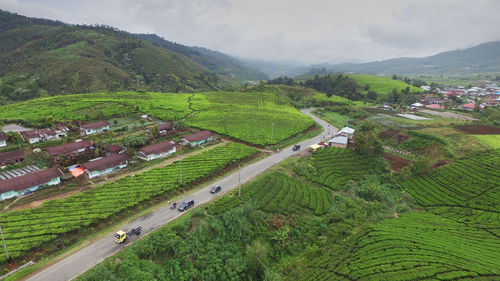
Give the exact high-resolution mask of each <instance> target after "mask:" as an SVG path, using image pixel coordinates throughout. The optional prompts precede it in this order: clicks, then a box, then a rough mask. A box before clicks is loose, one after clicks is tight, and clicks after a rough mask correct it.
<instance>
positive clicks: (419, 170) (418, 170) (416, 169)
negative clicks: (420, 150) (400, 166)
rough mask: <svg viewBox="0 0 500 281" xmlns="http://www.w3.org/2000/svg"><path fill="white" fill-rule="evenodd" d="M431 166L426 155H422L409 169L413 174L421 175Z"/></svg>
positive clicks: (430, 161)
mask: <svg viewBox="0 0 500 281" xmlns="http://www.w3.org/2000/svg"><path fill="white" fill-rule="evenodd" d="M431 167H432V160H431V159H430V158H428V157H423V158H420V159H418V160H416V161H415V162H413V163H412V165H411V167H410V170H411V173H412V174H413V175H421V174H424V173H426V172H428V171H429V169H430V168H431Z"/></svg>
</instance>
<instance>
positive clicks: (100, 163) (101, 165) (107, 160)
mask: <svg viewBox="0 0 500 281" xmlns="http://www.w3.org/2000/svg"><path fill="white" fill-rule="evenodd" d="M129 159H130V157H129V156H128V155H127V154H125V153H120V154H113V155H111V156H107V157H103V158H99V159H96V160H93V161H89V162H87V163H83V164H82V168H84V169H85V170H88V171H102V170H106V169H108V168H113V167H116V166H118V165H121V164H124V163H125V162H126V161H127V160H129Z"/></svg>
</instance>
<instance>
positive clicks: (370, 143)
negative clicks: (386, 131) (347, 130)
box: [354, 130, 384, 156]
mask: <svg viewBox="0 0 500 281" xmlns="http://www.w3.org/2000/svg"><path fill="white" fill-rule="evenodd" d="M354 148H355V149H356V150H357V151H359V152H360V153H364V154H368V155H372V156H375V155H379V154H381V153H382V152H383V151H384V148H383V146H382V142H380V140H379V139H378V137H377V135H376V134H375V133H374V132H373V130H370V131H364V132H358V133H357V134H356V141H355V142H354Z"/></svg>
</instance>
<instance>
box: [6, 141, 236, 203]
mask: <svg viewBox="0 0 500 281" xmlns="http://www.w3.org/2000/svg"><path fill="white" fill-rule="evenodd" d="M228 142H230V141H228V140H225V139H222V141H221V142H220V143H218V144H214V145H211V146H208V147H206V148H203V149H201V150H195V151H192V152H189V153H186V154H181V155H179V156H176V157H173V158H169V159H167V160H165V161H162V162H160V163H157V164H154V165H151V166H148V167H146V168H143V169H139V170H137V171H130V172H124V173H121V174H119V175H115V176H113V175H110V176H108V177H106V176H104V177H101V179H102V180H100V181H99V182H98V183H94V182H92V181H91V180H89V181H88V183H89V184H87V185H85V186H83V187H81V188H78V189H75V190H72V191H68V192H66V193H64V194H62V195H53V196H50V197H47V198H45V199H40V200H36V201H32V202H29V203H26V204H23V205H19V206H15V207H12V208H9V210H25V209H29V208H34V207H38V206H41V205H42V204H43V202H45V201H49V200H54V199H61V198H66V197H68V196H71V195H75V194H78V193H81V192H83V191H85V190H88V189H91V188H94V187H96V186H99V185H101V184H105V183H110V182H114V181H117V180H119V179H121V178H124V177H127V176H132V175H135V174H139V173H144V172H147V171H149V170H152V169H155V168H161V167H165V166H167V165H170V164H172V163H174V162H175V161H178V160H179V159H184V158H186V157H190V156H193V155H196V154H198V153H200V152H203V151H207V150H211V149H214V148H216V147H219V146H222V145H224V144H226V143H228ZM12 203H14V202H12Z"/></svg>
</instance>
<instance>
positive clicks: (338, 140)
mask: <svg viewBox="0 0 500 281" xmlns="http://www.w3.org/2000/svg"><path fill="white" fill-rule="evenodd" d="M347 141H348V138H347V137H344V136H338V137H334V138H332V139H331V140H329V141H328V142H331V143H340V144H347Z"/></svg>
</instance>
